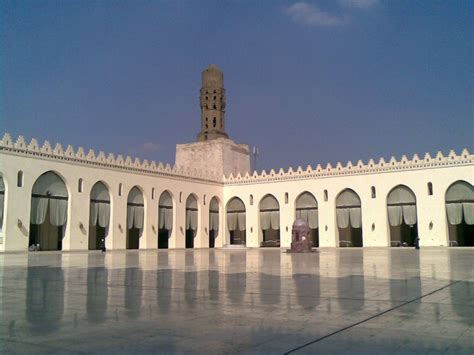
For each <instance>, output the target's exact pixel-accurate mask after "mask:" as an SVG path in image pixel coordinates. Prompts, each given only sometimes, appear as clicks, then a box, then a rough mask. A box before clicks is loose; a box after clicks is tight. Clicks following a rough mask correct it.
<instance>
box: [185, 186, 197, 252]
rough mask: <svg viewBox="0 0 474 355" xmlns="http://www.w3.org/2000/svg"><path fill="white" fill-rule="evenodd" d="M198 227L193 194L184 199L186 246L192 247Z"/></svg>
mask: <svg viewBox="0 0 474 355" xmlns="http://www.w3.org/2000/svg"><path fill="white" fill-rule="evenodd" d="M197 228H198V204H197V199H196V197H195V196H194V195H192V194H191V195H189V196H188V198H187V200H186V248H194V238H195V237H196V232H197Z"/></svg>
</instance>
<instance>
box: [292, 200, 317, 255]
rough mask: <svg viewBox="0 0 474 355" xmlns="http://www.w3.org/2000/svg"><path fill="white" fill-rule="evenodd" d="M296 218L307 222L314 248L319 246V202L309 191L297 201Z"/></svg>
mask: <svg viewBox="0 0 474 355" xmlns="http://www.w3.org/2000/svg"><path fill="white" fill-rule="evenodd" d="M295 211H296V218H300V219H303V220H305V221H306V222H307V223H308V226H309V228H310V230H311V241H312V243H313V246H315V247H318V246H319V228H318V225H319V218H318V217H319V215H318V201H317V200H316V197H315V196H314V195H313V194H312V193H311V192H309V191H303V192H302V193H300V194H299V195H298V197H297V198H296V200H295Z"/></svg>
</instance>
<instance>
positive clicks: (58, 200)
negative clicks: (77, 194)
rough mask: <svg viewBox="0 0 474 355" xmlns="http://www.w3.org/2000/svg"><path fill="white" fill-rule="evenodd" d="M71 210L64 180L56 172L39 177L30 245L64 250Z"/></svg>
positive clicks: (32, 216)
mask: <svg viewBox="0 0 474 355" xmlns="http://www.w3.org/2000/svg"><path fill="white" fill-rule="evenodd" d="M67 210H68V191H67V187H66V184H65V183H64V181H63V180H62V178H61V177H59V176H58V175H57V174H56V173H54V172H52V171H48V172H46V173H44V174H43V175H41V176H40V177H38V179H37V180H36V181H35V183H34V185H33V189H32V194H31V214H30V235H29V246H30V247H31V248H34V249H39V250H62V242H63V238H64V233H65V231H66V221H67Z"/></svg>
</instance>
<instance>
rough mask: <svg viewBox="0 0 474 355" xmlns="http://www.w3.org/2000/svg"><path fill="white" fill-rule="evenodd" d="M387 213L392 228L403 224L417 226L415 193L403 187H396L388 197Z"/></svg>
mask: <svg viewBox="0 0 474 355" xmlns="http://www.w3.org/2000/svg"><path fill="white" fill-rule="evenodd" d="M387 211H388V222H389V224H390V225H391V226H392V227H398V226H399V225H401V224H402V222H405V224H407V225H414V224H416V222H417V218H416V197H415V194H414V193H413V191H412V190H411V189H409V188H408V187H406V186H403V185H400V186H397V187H395V188H394V189H393V190H392V191H391V192H390V193H389V195H388V198H387Z"/></svg>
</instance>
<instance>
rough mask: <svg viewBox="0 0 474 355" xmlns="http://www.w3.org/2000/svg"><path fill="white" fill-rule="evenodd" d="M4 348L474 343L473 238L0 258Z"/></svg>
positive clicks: (461, 347)
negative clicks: (439, 244) (418, 246)
mask: <svg viewBox="0 0 474 355" xmlns="http://www.w3.org/2000/svg"><path fill="white" fill-rule="evenodd" d="M0 262H1V264H2V267H1V268H0V285H1V292H0V305H1V306H0V307H1V308H0V309H1V314H2V317H1V319H0V322H1V324H0V325H1V327H0V340H1V341H0V343H1V345H0V352H2V353H11V352H35V353H37V352H48V353H64V352H114V353H115V352H119V353H131V352H140V353H144V352H150V353H151V352H155V353H156V352H161V353H287V352H290V353H315V352H321V353H328V352H331V353H348V352H351V353H381V352H384V353H387V352H389V353H393V352H400V353H406V352H427V351H428V352H430V351H431V352H442V351H447V352H453V353H466V354H470V353H472V352H473V351H474V250H473V249H471V248H468V249H461V248H459V249H458V248H449V249H448V248H425V249H422V250H420V251H416V250H414V249H411V248H410V249H408V248H396V249H388V248H370V249H350V248H347V249H321V250H319V251H318V252H317V253H312V254H287V253H284V252H283V250H280V249H277V248H274V249H241V250H239V249H237V250H236V249H194V250H185V249H177V250H156V251H153V250H150V251H148V250H143V251H114V252H107V253H104V254H102V253H100V252H96V251H91V252H62V253H61V252H30V253H10V254H9V253H6V254H1V255H0Z"/></svg>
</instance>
